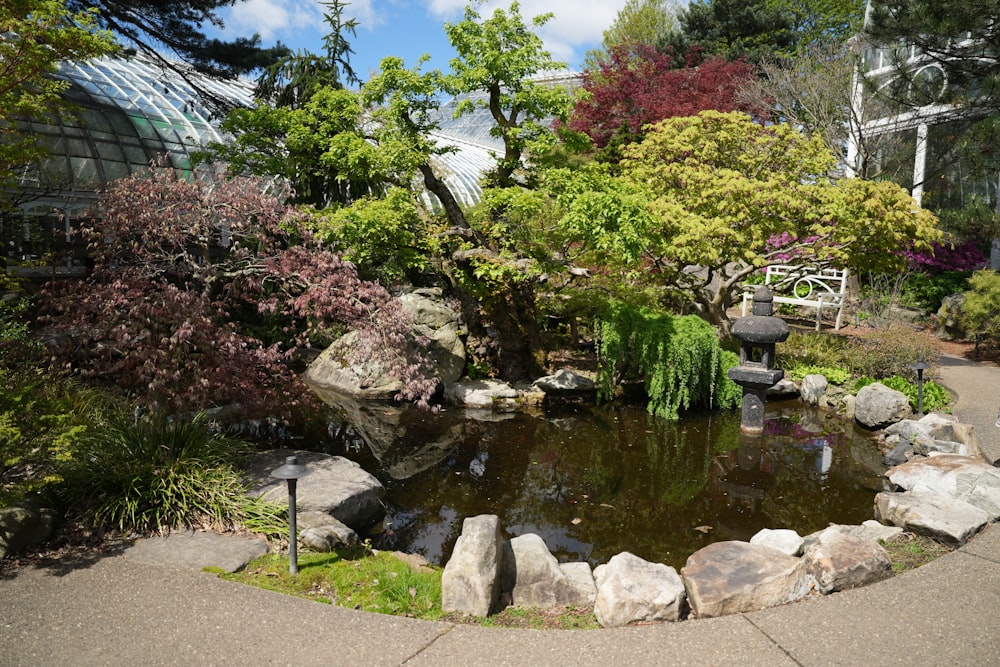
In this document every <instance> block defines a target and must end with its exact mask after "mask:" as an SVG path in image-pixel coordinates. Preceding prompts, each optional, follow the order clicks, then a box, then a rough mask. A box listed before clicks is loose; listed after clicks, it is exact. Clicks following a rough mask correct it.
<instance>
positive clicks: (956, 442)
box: [882, 412, 985, 465]
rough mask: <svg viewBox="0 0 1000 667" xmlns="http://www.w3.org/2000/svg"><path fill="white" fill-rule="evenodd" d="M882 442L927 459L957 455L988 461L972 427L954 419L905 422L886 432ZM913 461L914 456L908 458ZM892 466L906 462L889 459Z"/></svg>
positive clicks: (940, 417)
mask: <svg viewBox="0 0 1000 667" xmlns="http://www.w3.org/2000/svg"><path fill="white" fill-rule="evenodd" d="M882 440H883V442H884V443H885V444H886V446H890V447H893V448H894V449H893V451H894V452H904V451H907V448H908V449H909V451H910V452H912V453H913V454H918V455H920V456H928V455H930V454H932V453H941V454H958V455H960V456H971V457H974V458H978V459H983V460H985V457H984V456H983V453H982V451H981V450H980V448H979V441H978V439H977V438H976V433H975V429H974V428H973V426H972V425H971V424H963V423H960V422H959V421H958V420H957V419H955V417H952V416H950V415H941V414H937V413H934V412H932V413H929V414H926V415H924V416H923V417H921V418H920V419H918V420H913V419H904V420H902V421H900V422H897V423H895V424H892V425H890V426H888V427H887V428H886V429H885V432H884V433H883V434H882ZM908 458H912V457H907V459H908ZM886 459H887V460H892V461H894V463H892V465H899V464H900V463H904V462H905V461H906V460H907V459H903V458H901V457H900V456H893V457H890V456H887V457H886Z"/></svg>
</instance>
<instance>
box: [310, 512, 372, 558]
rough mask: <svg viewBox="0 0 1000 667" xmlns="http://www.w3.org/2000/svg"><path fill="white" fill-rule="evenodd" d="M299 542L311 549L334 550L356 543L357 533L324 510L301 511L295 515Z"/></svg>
mask: <svg viewBox="0 0 1000 667" xmlns="http://www.w3.org/2000/svg"><path fill="white" fill-rule="evenodd" d="M296 519H297V523H298V529H299V542H300V543H302V545H303V546H305V547H307V548H309V549H312V550H313V551H320V552H327V551H335V550H336V549H339V548H341V547H350V546H353V545H355V544H357V543H358V534H357V533H356V532H354V531H353V530H352V529H351V528H350V527H349V526H347V525H345V524H344V523H342V522H340V521H338V520H337V519H335V518H334V517H332V516H330V515H329V514H327V513H326V512H303V513H301V514H298V515H297V516H296Z"/></svg>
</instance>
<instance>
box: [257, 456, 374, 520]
mask: <svg viewBox="0 0 1000 667" xmlns="http://www.w3.org/2000/svg"><path fill="white" fill-rule="evenodd" d="M292 455H295V456H296V457H297V458H298V462H299V464H300V465H304V466H305V467H306V469H307V470H308V471H309V474H308V475H306V476H305V477H303V478H302V479H300V480H298V483H297V485H296V507H297V508H298V510H299V511H300V512H313V511H315V512H324V513H326V514H329V515H330V516H332V517H334V518H336V519H337V520H339V521H341V522H342V523H345V524H347V525H348V526H350V527H351V528H353V529H355V530H360V529H362V528H366V527H368V526H371V525H372V524H374V523H376V522H378V521H379V520H380V519H381V518H382V516H383V515H384V514H385V505H384V500H385V487H383V486H382V484H381V482H379V481H378V480H377V479H376V478H375V476H374V475H371V474H370V473H368V472H365V471H364V470H363V469H362V468H361V466H359V465H358V464H357V463H355V462H354V461H351V460H349V459H345V458H344V457H342V456H331V455H330V454H323V453H320V452H306V451H292V450H290V449H273V450H270V451H266V452H261V453H260V454H258V455H257V456H256V457H255V458H254V460H253V461H252V463H251V465H250V468H249V469H248V470H247V474H246V477H247V482H248V485H249V488H248V491H247V493H248V494H249V495H250V496H253V497H259V498H263V499H265V500H268V501H270V502H274V503H279V504H286V503H287V502H288V485H287V483H286V482H285V480H283V479H275V478H274V477H271V471H272V470H274V469H275V468H278V467H279V466H281V465H282V464H283V463H284V462H285V458H286V457H288V456H292Z"/></svg>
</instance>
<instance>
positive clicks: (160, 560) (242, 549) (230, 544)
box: [123, 531, 267, 572]
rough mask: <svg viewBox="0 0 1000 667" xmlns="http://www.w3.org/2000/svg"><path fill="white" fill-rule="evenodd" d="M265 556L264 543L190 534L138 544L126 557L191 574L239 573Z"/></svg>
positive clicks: (232, 537) (141, 541)
mask: <svg viewBox="0 0 1000 667" xmlns="http://www.w3.org/2000/svg"><path fill="white" fill-rule="evenodd" d="M266 553H267V542H265V541H264V540H261V539H251V538H246V537H241V536H239V535H220V534H218V533H203V532H193V531H188V532H178V533H170V534H169V535H167V536H166V537H147V538H144V539H141V540H137V541H136V542H135V544H133V545H132V546H130V547H128V548H127V549H125V551H124V552H123V555H124V556H125V557H126V558H131V559H134V560H137V561H141V562H143V563H152V564H154V565H168V566H171V567H180V568H186V569H192V570H203V569H205V568H206V567H217V568H220V569H222V570H224V571H226V572H236V571H238V570H242V569H243V568H244V567H246V565H247V563H249V562H250V561H252V560H253V559H254V558H258V557H260V556H263V555H264V554H266Z"/></svg>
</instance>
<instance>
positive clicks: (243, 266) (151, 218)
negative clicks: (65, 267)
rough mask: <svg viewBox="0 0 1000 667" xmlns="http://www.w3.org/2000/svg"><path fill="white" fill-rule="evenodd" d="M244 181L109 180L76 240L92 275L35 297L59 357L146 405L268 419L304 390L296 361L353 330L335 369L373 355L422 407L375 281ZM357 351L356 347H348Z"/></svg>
mask: <svg viewBox="0 0 1000 667" xmlns="http://www.w3.org/2000/svg"><path fill="white" fill-rule="evenodd" d="M277 195H278V196H275V194H270V193H268V188H267V187H266V183H265V182H264V181H262V180H261V179H258V178H229V179H227V178H223V177H221V176H216V175H197V176H192V177H189V178H184V177H181V176H179V175H177V173H176V172H175V171H174V170H173V169H170V168H167V167H164V165H162V164H160V165H155V166H154V168H153V169H152V170H151V173H150V174H149V175H148V176H131V177H128V178H125V179H121V180H119V181H117V182H116V183H114V184H113V185H112V186H111V187H110V188H109V190H108V191H107V192H106V193H105V194H104V196H103V197H102V199H101V202H100V215H99V216H98V217H97V218H95V219H94V221H93V223H92V224H89V225H87V226H85V227H84V228H83V230H82V233H83V235H84V237H85V239H86V240H87V242H88V246H89V251H90V253H91V257H92V258H93V261H94V270H93V272H92V274H91V276H90V277H89V278H87V279H86V280H82V281H61V282H56V283H53V284H51V285H49V286H47V288H46V289H45V290H44V292H43V293H42V299H41V305H42V308H43V317H42V321H43V322H45V323H46V324H48V325H49V326H50V327H51V328H52V329H53V330H54V333H57V334H59V333H61V334H64V335H63V336H61V338H62V339H63V340H64V341H65V342H64V343H63V344H62V345H60V346H59V347H58V348H56V353H57V354H59V355H62V356H61V357H60V361H62V362H63V363H64V364H65V365H66V366H67V367H69V368H70V369H72V371H73V372H75V373H76V374H77V375H79V376H81V377H83V378H86V379H88V380H92V381H97V382H101V383H104V384H107V385H112V386H118V387H120V388H122V389H124V390H126V391H128V392H129V393H130V394H131V395H133V396H134V397H135V398H137V399H138V400H140V401H144V402H146V403H148V404H150V405H153V406H155V407H158V408H163V409H170V410H190V409H198V408H205V407H210V406H214V405H225V404H233V403H236V404H239V405H241V406H243V407H244V408H246V409H248V410H253V409H259V408H264V409H270V410H274V409H275V407H277V406H278V405H279V403H278V402H280V403H281V404H283V405H287V404H288V402H289V401H291V402H297V401H300V400H302V399H303V397H305V396H308V395H309V392H308V391H307V390H306V388H305V387H304V386H303V385H301V384H300V383H299V381H298V378H297V373H296V372H295V368H294V359H295V356H296V353H297V352H299V351H301V350H302V349H303V348H306V347H309V346H310V345H311V344H312V343H315V342H326V341H329V340H330V339H331V338H333V337H335V336H337V335H339V334H340V333H343V332H345V331H347V330H357V331H360V332H361V334H362V335H360V336H357V337H356V338H357V340H358V341H359V346H358V347H356V348H355V349H354V350H352V351H350V352H349V353H348V356H349V357H350V358H349V359H348V361H359V360H361V359H370V358H375V359H376V360H378V361H382V362H384V363H386V364H387V365H388V366H389V367H390V368H391V369H392V370H393V371H394V372H396V373H397V374H398V375H399V376H400V377H402V378H403V379H404V386H406V387H408V389H407V391H406V395H405V396H402V398H406V399H416V400H418V401H421V402H426V400H427V399H428V397H429V396H430V394H431V393H432V392H433V389H434V383H433V381H432V380H429V379H426V378H423V377H421V376H420V374H419V371H418V370H417V366H416V365H413V364H409V363H408V362H407V361H406V360H405V359H404V358H403V357H402V356H401V355H400V354H398V353H396V352H394V351H396V350H402V349H404V347H405V342H406V339H407V338H408V336H409V334H408V332H409V331H410V327H409V324H410V320H409V318H408V317H407V315H406V314H405V312H404V311H403V310H402V309H401V308H400V305H399V303H398V301H397V300H395V299H394V298H392V296H391V295H390V294H389V293H388V292H387V291H386V290H385V289H384V288H382V287H381V286H380V285H378V284H377V283H371V282H367V281H363V280H360V279H359V278H358V275H357V272H356V270H355V268H354V266H353V265H352V264H350V263H349V262H345V261H342V260H341V258H340V257H339V256H338V255H336V254H334V253H331V252H329V251H327V250H324V249H323V248H322V247H321V246H320V245H319V244H318V243H316V242H314V241H313V240H312V239H311V238H310V237H309V235H308V234H307V233H305V232H304V231H303V228H302V226H301V225H300V224H299V219H298V216H297V214H296V212H295V211H294V209H290V208H288V207H286V206H285V205H283V204H282V203H281V201H282V199H281V197H280V195H281V193H277ZM361 346H363V347H361Z"/></svg>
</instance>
